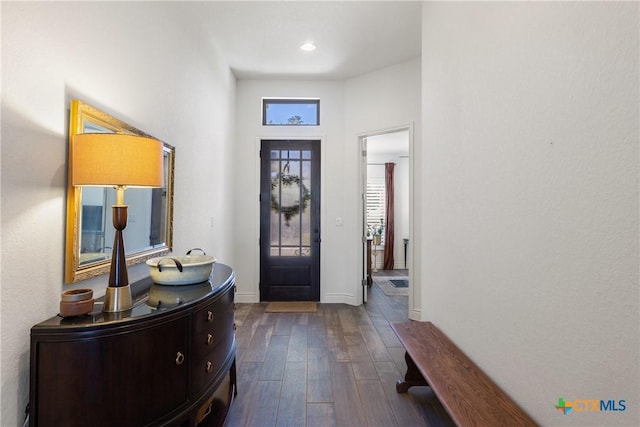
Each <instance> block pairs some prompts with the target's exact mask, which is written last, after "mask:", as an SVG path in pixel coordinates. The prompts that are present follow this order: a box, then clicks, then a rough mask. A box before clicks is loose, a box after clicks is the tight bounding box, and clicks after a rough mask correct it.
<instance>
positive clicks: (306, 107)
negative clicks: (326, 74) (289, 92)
mask: <svg viewBox="0 0 640 427" xmlns="http://www.w3.org/2000/svg"><path fill="white" fill-rule="evenodd" d="M262 125H263V126H319V125H320V100H319V99H298V98H262Z"/></svg>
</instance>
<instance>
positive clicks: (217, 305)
mask: <svg viewBox="0 0 640 427" xmlns="http://www.w3.org/2000/svg"><path fill="white" fill-rule="evenodd" d="M229 311H231V314H232V315H233V292H227V293H225V294H224V295H222V296H221V297H220V298H218V299H217V300H216V301H214V302H212V303H211V304H209V305H208V306H206V307H205V308H203V309H201V310H198V311H196V312H195V314H194V322H193V332H194V334H199V333H202V332H203V331H204V330H210V329H211V326H212V325H214V324H216V321H217V320H219V319H220V318H221V317H222V318H224V317H225V316H227V315H228V312H229Z"/></svg>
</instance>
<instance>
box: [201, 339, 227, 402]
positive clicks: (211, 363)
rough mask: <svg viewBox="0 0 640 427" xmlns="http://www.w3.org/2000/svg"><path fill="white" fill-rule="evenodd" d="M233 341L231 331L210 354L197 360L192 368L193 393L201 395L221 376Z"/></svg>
mask: <svg viewBox="0 0 640 427" xmlns="http://www.w3.org/2000/svg"><path fill="white" fill-rule="evenodd" d="M233 339H234V334H233V331H230V332H229V333H227V334H226V335H224V336H223V337H222V340H221V341H220V342H219V343H218V345H217V346H215V347H213V348H212V349H211V351H210V352H208V353H207V354H205V355H204V356H203V357H201V358H199V359H195V360H196V362H195V363H194V365H193V367H192V373H193V378H192V380H193V392H194V393H195V394H197V393H199V392H200V390H202V389H203V388H204V387H206V386H207V385H208V384H209V383H210V382H211V381H213V380H214V379H215V378H216V377H217V376H218V375H219V374H220V369H221V368H222V365H223V364H224V361H225V360H226V359H227V357H228V356H229V354H230V352H231V347H232V346H233Z"/></svg>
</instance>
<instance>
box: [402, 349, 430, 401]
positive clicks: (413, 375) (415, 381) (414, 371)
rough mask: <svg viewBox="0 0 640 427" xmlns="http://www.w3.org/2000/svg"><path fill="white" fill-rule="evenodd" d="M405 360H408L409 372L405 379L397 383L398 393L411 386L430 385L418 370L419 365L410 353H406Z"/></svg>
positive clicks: (405, 390)
mask: <svg viewBox="0 0 640 427" xmlns="http://www.w3.org/2000/svg"><path fill="white" fill-rule="evenodd" d="M404 360H405V361H406V362H407V373H406V374H405V376H404V380H398V382H397V383H396V391H397V392H398V393H406V392H407V391H408V390H409V387H413V386H416V385H419V386H425V385H426V386H428V385H429V384H428V383H427V381H426V380H425V379H424V377H423V376H422V374H421V373H420V371H419V370H418V367H417V366H416V364H415V363H414V361H413V359H412V358H411V356H409V353H405V354H404Z"/></svg>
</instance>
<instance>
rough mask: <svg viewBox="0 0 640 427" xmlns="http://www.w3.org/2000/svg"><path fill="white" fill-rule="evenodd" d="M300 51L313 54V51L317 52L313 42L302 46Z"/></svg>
mask: <svg viewBox="0 0 640 427" xmlns="http://www.w3.org/2000/svg"><path fill="white" fill-rule="evenodd" d="M300 49H302V50H304V51H305V52H311V51H313V50H316V45H315V44H313V43H311V42H308V43H305V44H303V45H302V46H300Z"/></svg>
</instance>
